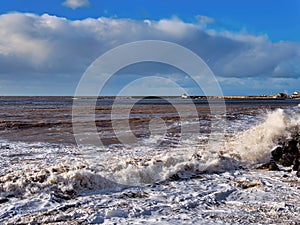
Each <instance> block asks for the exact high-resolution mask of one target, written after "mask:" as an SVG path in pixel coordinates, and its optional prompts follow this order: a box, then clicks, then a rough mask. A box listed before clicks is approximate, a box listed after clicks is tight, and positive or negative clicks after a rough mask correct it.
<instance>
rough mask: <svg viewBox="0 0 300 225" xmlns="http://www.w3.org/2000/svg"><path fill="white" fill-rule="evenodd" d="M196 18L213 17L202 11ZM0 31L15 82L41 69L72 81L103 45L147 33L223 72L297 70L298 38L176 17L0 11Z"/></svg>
mask: <svg viewBox="0 0 300 225" xmlns="http://www.w3.org/2000/svg"><path fill="white" fill-rule="evenodd" d="M200 19H201V20H203V21H205V20H207V23H208V22H213V21H212V20H210V19H206V18H204V17H203V18H200ZM0 37H1V39H0V76H4V74H5V76H10V79H11V80H14V81H16V82H17V81H18V80H19V79H20V78H19V76H20V74H22V76H24V77H26V76H27V77H29V78H30V79H33V78H32V75H33V74H38V75H39V76H41V74H42V76H44V77H48V79H49V80H50V79H51V78H52V77H53V76H54V75H56V78H57V74H68V75H72V76H73V78H72V79H73V80H72V82H74V79H79V78H80V76H81V74H82V73H83V72H84V70H85V69H86V68H87V66H88V65H90V63H92V62H93V60H95V59H96V58H97V57H98V56H100V55H101V54H103V53H104V52H106V51H107V50H109V49H111V48H113V47H116V46H118V45H120V44H123V43H127V42H131V41H137V40H146V39H148V40H149V39H155V40H165V41H171V42H175V43H178V44H180V45H183V46H185V47H187V48H189V49H191V50H192V51H194V52H195V53H196V54H198V55H199V56H200V57H201V58H202V59H203V60H204V61H205V62H206V63H207V64H208V65H209V66H210V68H211V69H212V70H213V72H214V73H215V74H216V75H217V76H219V77H223V78H233V77H236V78H239V79H243V78H244V77H250V78H253V77H254V78H257V79H263V78H268V77H271V78H274V79H275V78H297V77H299V76H300V67H299V62H300V44H299V43H296V42H288V41H286V42H276V43H272V42H271V41H270V40H269V39H268V37H267V36H266V35H262V36H254V35H251V34H248V33H247V32H245V31H241V32H239V33H233V32H230V31H224V30H222V31H218V30H212V29H210V30H208V29H206V28H205V27H203V26H201V25H200V26H199V25H198V24H190V23H185V22H183V21H181V20H179V19H178V18H173V19H162V20H159V21H153V20H151V21H150V20H147V21H139V20H131V19H112V18H98V19H92V18H89V19H84V20H76V21H71V20H68V19H65V18H60V17H56V16H50V15H47V14H44V15H41V16H38V15H34V14H22V13H11V14H3V15H0ZM145 54H147V53H145ZM183 60H185V59H183ZM152 69H153V68H152ZM160 69H162V70H163V72H165V73H166V74H168V72H170V74H171V73H173V72H174V71H168V70H164V68H163V67H161V68H160V67H159V66H158V67H156V68H155V69H153V70H154V71H153V74H157V73H159V72H161V71H160ZM143 71H146V72H147V75H149V73H151V68H147V70H145V69H143V68H140V69H139V71H137V72H138V73H139V76H143ZM134 72H135V71H134V70H133V71H132V73H134ZM72 76H71V77H72ZM0 78H1V77H0ZM45 79H46V78H45ZM46 80H47V79H46Z"/></svg>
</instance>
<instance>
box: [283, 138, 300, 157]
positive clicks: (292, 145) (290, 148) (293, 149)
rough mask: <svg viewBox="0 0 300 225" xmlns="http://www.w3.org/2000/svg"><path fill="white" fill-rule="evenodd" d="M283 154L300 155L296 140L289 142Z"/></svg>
mask: <svg viewBox="0 0 300 225" xmlns="http://www.w3.org/2000/svg"><path fill="white" fill-rule="evenodd" d="M283 152H284V153H292V154H297V153H299V151H298V147H297V141H296V140H294V139H292V140H289V142H288V145H287V146H285V147H284V150H283Z"/></svg>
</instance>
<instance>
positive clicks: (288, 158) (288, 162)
mask: <svg viewBox="0 0 300 225" xmlns="http://www.w3.org/2000/svg"><path fill="white" fill-rule="evenodd" d="M296 157H297V155H295V154H291V153H284V154H282V157H281V158H280V159H279V163H280V164H281V165H283V166H292V165H293V162H294V160H295V158H296Z"/></svg>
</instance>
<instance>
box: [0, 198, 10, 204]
mask: <svg viewBox="0 0 300 225" xmlns="http://www.w3.org/2000/svg"><path fill="white" fill-rule="evenodd" d="M8 201H9V200H8V199H7V198H0V204H3V203H6V202H8Z"/></svg>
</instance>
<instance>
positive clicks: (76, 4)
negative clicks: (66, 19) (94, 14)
mask: <svg viewBox="0 0 300 225" xmlns="http://www.w3.org/2000/svg"><path fill="white" fill-rule="evenodd" d="M63 5H64V6H66V7H70V8H72V9H77V8H80V7H86V6H89V5H90V2H89V0H66V1H64V2H63Z"/></svg>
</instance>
